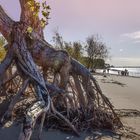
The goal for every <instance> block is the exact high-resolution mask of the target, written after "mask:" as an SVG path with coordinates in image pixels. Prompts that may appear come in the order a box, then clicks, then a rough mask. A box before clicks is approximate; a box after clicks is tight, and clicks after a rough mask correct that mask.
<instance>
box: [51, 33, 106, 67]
mask: <svg viewBox="0 0 140 140" xmlns="http://www.w3.org/2000/svg"><path fill="white" fill-rule="evenodd" d="M53 43H54V47H55V48H56V49H62V50H66V51H67V52H68V53H69V54H70V55H71V56H72V57H73V58H75V59H76V60H78V61H80V62H81V63H82V64H83V65H85V66H86V67H87V68H88V69H96V68H104V67H105V59H106V58H108V54H109V49H108V47H107V46H106V44H105V43H104V42H102V41H101V38H100V37H99V35H91V36H89V37H87V38H86V41H85V43H81V42H80V41H74V42H66V41H64V39H63V37H62V36H61V35H60V33H59V32H58V31H55V32H54V36H53Z"/></svg>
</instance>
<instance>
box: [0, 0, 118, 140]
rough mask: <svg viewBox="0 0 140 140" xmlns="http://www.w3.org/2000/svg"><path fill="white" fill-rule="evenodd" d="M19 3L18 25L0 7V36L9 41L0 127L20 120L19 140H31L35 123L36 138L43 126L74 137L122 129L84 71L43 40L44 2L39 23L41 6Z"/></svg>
mask: <svg viewBox="0 0 140 140" xmlns="http://www.w3.org/2000/svg"><path fill="white" fill-rule="evenodd" d="M19 2H20V5H21V16H20V21H19V22H15V21H13V20H12V19H11V18H10V17H9V16H8V15H7V14H6V13H5V11H4V10H3V8H2V7H1V6H0V32H1V34H2V35H3V36H4V37H5V39H6V40H7V42H8V44H7V45H6V48H7V54H6V57H5V59H4V60H3V61H2V63H1V64H0V96H1V97H2V96H5V98H4V99H3V100H5V101H8V108H7V109H6V108H5V110H4V111H5V112H4V113H3V115H2V117H1V123H2V124H3V125H5V124H6V123H7V121H9V120H10V121H14V120H16V119H17V118H18V119H19V118H22V121H23V123H22V130H21V133H20V136H19V140H21V139H22V140H29V139H30V137H31V135H32V131H33V128H34V126H35V124H36V121H37V119H38V118H40V123H39V124H40V129H39V136H40V134H41V131H42V127H43V124H44V122H45V121H46V122H47V126H48V127H51V128H54V127H55V128H58V129H61V130H73V131H74V132H75V133H76V134H77V135H79V133H78V131H82V130H88V129H94V128H108V129H115V128H116V127H118V126H121V122H120V120H119V118H118V117H117V115H116V113H115V112H114V110H113V106H112V104H111V103H110V102H109V100H108V98H107V97H106V96H105V95H104V94H103V93H102V91H101V89H100V87H99V85H98V83H97V81H96V79H95V78H94V77H93V76H92V75H91V73H90V72H89V71H88V69H86V68H85V67H84V66H83V65H81V64H80V63H79V62H77V61H76V60H74V59H73V58H71V57H70V56H69V55H68V53H67V52H65V51H62V50H55V49H54V48H52V46H51V45H50V44H49V43H47V42H46V41H45V40H44V35H43V28H44V26H45V25H46V23H47V19H48V14H49V12H48V10H49V9H50V8H49V6H48V5H47V4H46V2H43V3H42V14H43V18H42V19H40V18H39V16H38V14H39V11H40V9H41V4H40V3H38V2H36V1H34V0H19ZM44 17H45V18H44ZM1 100H2V98H1ZM3 102H4V101H3ZM62 120H63V122H62Z"/></svg>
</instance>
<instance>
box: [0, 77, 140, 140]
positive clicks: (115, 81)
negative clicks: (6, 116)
mask: <svg viewBox="0 0 140 140" xmlns="http://www.w3.org/2000/svg"><path fill="white" fill-rule="evenodd" d="M95 77H96V79H97V81H98V82H99V84H100V86H101V89H102V91H103V93H104V94H105V95H106V96H107V97H108V98H109V99H110V101H111V102H112V103H113V105H114V107H115V108H116V109H119V110H121V111H122V112H123V111H124V112H125V113H126V114H127V115H125V116H122V117H121V120H122V122H123V124H124V125H125V126H127V127H131V129H132V131H133V133H137V134H140V115H139V114H140V113H139V111H140V85H139V83H140V78H133V77H124V76H116V75H107V77H103V76H101V75H100V76H99V75H96V76H95ZM19 131H20V126H12V127H10V128H5V129H1V130H0V139H1V140H16V139H17V137H18V134H19ZM36 131H37V130H36ZM96 133H100V132H99V131H98V132H95V133H94V135H93V133H92V134H86V133H83V134H81V137H79V138H77V137H75V136H72V135H71V134H65V133H62V132H58V131H49V132H48V131H47V130H44V131H43V134H42V140H46V139H48V140H69V139H71V140H93V139H98V138H97V137H96ZM104 134H105V136H103V137H102V138H100V140H111V139H112V137H111V135H110V133H107V131H106V132H104V133H102V132H101V133H100V134H99V135H104ZM113 137H114V138H113V140H115V139H116V140H117V139H119V137H117V136H116V137H115V136H113ZM120 139H122V140H125V139H128V140H129V139H133V138H123V137H122V138H120ZM134 139H137V140H140V137H139V136H138V137H137V138H134ZM32 140H36V136H35V135H33V137H32Z"/></svg>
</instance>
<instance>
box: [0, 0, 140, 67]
mask: <svg viewBox="0 0 140 140" xmlns="http://www.w3.org/2000/svg"><path fill="white" fill-rule="evenodd" d="M47 2H48V3H49V4H50V6H51V14H50V20H49V24H48V26H47V27H46V28H45V30H44V34H45V38H46V40H47V41H48V42H50V43H52V36H53V32H54V30H55V29H57V28H58V30H59V32H60V34H62V36H63V38H64V40H66V41H81V42H85V40H86V38H87V37H88V36H90V35H92V34H99V35H100V36H102V40H103V42H105V43H106V45H107V46H108V47H109V48H110V49H109V51H110V59H109V60H108V63H110V64H112V65H115V66H117V65H120V66H123V65H129V66H140V8H139V5H140V0H47ZM0 4H1V5H2V6H3V7H4V9H5V10H6V12H7V13H8V14H9V16H10V17H11V18H13V19H14V20H19V16H20V6H19V2H18V0H0Z"/></svg>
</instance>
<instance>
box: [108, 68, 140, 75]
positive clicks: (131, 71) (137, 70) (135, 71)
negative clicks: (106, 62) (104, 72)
mask: <svg viewBox="0 0 140 140" xmlns="http://www.w3.org/2000/svg"><path fill="white" fill-rule="evenodd" d="M125 69H127V70H128V72H129V75H130V76H135V77H140V68H127V67H126V68H111V70H110V71H109V73H111V74H118V72H117V71H113V70H120V71H124V70H125Z"/></svg>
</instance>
